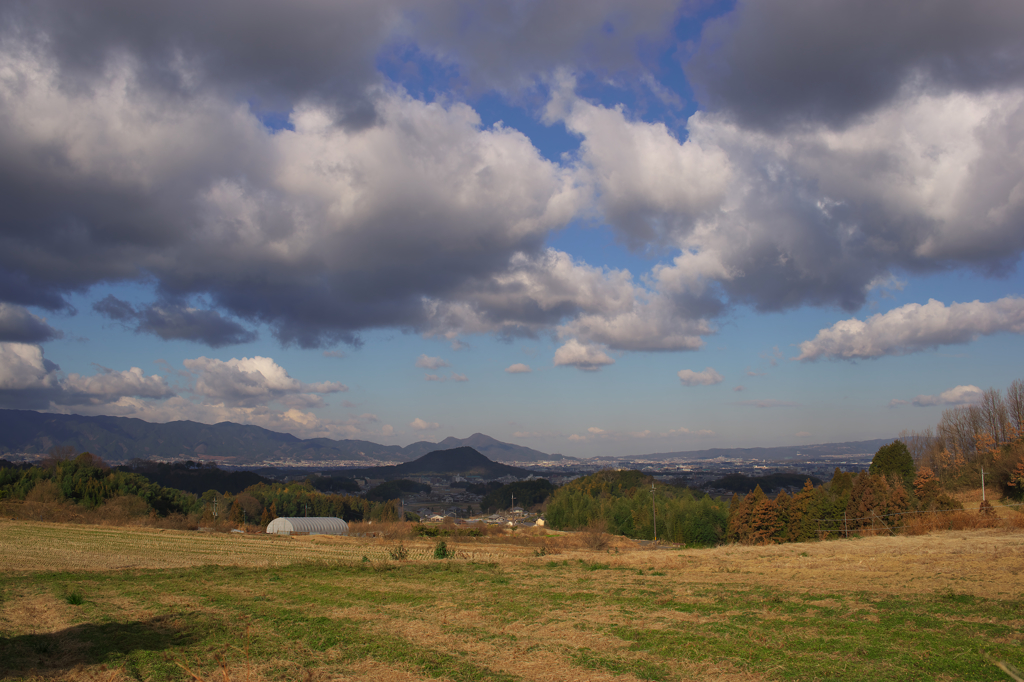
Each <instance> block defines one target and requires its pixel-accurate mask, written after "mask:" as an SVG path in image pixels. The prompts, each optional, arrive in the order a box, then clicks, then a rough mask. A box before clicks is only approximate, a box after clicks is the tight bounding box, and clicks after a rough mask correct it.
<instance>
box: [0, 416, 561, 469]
mask: <svg viewBox="0 0 1024 682" xmlns="http://www.w3.org/2000/svg"><path fill="white" fill-rule="evenodd" d="M55 445H69V446H71V447H73V448H74V449H75V450H76V451H78V452H83V451H86V450H87V451H89V452H91V453H93V454H95V455H99V456H100V457H102V458H103V459H105V460H108V461H111V462H119V461H127V460H131V459H135V458H138V459H163V460H173V459H181V458H186V459H194V460H204V461H213V462H218V463H221V464H229V465H233V466H248V465H254V464H263V463H265V462H268V461H288V460H292V461H303V460H304V461H310V462H336V461H348V462H366V463H368V464H369V463H373V462H380V461H399V462H402V461H408V460H411V459H415V458H417V457H421V456H422V455H424V454H426V453H428V452H431V451H435V450H446V449H452V448H457V447H463V446H468V447H474V448H475V449H476V450H477V451H479V452H480V453H482V454H484V455H485V456H488V457H490V458H491V459H492V460H495V461H506V462H536V461H551V460H562V459H565V458H564V457H563V456H562V455H548V454H545V453H543V452H540V451H538V450H533V449H531V448H526V447H522V446H520V445H514V444H512V443H503V442H501V441H499V440H496V439H494V438H491V437H490V436H486V435H484V434H482V433H474V434H473V435H472V436H470V437H469V438H461V439H460V438H446V439H445V440H443V441H441V443H430V442H427V441H419V442H416V443H412V444H411V445H408V446H406V447H404V448H403V447H401V446H398V445H379V444H377V443H372V442H370V441H365V440H333V439H330V438H310V439H305V440H304V439H302V438H298V437H296V436H293V435H291V434H288V433H278V432H276V431H270V430H268V429H264V428H262V427H260V426H251V425H245V424H235V423H233V422H221V423H219V424H201V423H199V422H193V421H176V422H168V423H165V424H155V423H151V422H147V421H143V420H141V419H134V418H129V417H107V416H99V417H86V416H81V415H74V414H50V413H46V412H34V411H31V410H0V455H5V454H12V453H27V454H44V453H46V452H48V451H49V450H50V448H52V447H53V446H55Z"/></svg>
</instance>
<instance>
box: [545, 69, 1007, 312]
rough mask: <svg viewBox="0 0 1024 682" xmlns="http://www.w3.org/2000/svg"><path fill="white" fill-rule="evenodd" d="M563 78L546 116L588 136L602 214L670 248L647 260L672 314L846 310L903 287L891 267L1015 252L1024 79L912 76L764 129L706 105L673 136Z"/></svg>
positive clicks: (587, 174) (630, 235)
mask: <svg viewBox="0 0 1024 682" xmlns="http://www.w3.org/2000/svg"><path fill="white" fill-rule="evenodd" d="M573 88H574V84H573V82H572V79H571V78H565V77H563V78H561V79H560V80H558V81H557V82H556V87H555V89H554V92H553V96H552V99H551V102H550V104H549V106H548V108H547V111H546V115H547V120H548V121H555V120H562V121H564V122H565V124H566V126H567V127H568V128H569V129H570V130H571V131H573V132H576V133H577V134H579V135H581V136H582V137H583V141H582V143H581V147H580V155H579V173H580V177H581V178H583V182H585V184H587V185H590V186H593V187H594V188H595V199H594V201H595V202H596V205H597V207H598V208H599V209H600V211H601V214H602V216H603V217H604V219H605V220H607V221H608V222H609V223H611V224H612V225H613V226H614V227H615V228H616V229H617V230H619V231H620V232H621V234H622V235H623V236H624V237H625V238H626V239H627V240H629V241H630V242H632V243H635V244H638V245H648V244H657V245H659V246H665V247H668V248H677V249H679V255H678V256H677V257H676V258H675V259H674V261H673V262H672V263H671V264H670V265H660V266H656V267H655V269H654V270H653V271H652V273H651V282H652V284H653V285H654V286H656V290H657V292H658V293H659V294H661V295H670V296H672V297H673V303H674V304H675V305H676V306H677V309H678V311H677V313H676V315H675V317H676V318H678V319H681V320H694V321H695V320H699V319H701V318H702V317H706V316H707V315H708V314H711V315H714V314H718V313H719V312H721V310H722V309H723V308H724V307H727V306H728V305H734V304H737V303H748V304H751V305H752V306H753V307H754V308H755V309H757V310H780V309H785V308H791V307H797V306H800V305H808V304H810V305H839V306H842V307H843V308H845V309H848V310H852V309H855V308H857V307H859V306H860V305H862V304H863V303H864V302H865V300H866V296H867V294H868V292H870V291H872V290H873V289H877V288H878V287H879V286H880V285H882V284H883V283H886V285H887V286H889V287H898V286H899V282H898V280H895V279H894V278H893V271H894V270H910V271H928V270H935V269H940V268H947V267H949V265H951V264H954V265H960V266H965V267H972V266H977V265H979V264H984V265H987V266H990V267H991V268H993V269H995V270H999V269H1000V268H1003V269H1005V268H1006V267H1010V266H1012V264H1013V263H1014V262H1015V261H1016V260H1017V259H1018V258H1019V255H1020V253H1021V251H1022V250H1024V232H1022V231H1021V230H1019V229H1018V226H1019V225H1020V223H1021V220H1024V160H1022V158H1021V157H1020V155H1019V154H1017V153H1016V151H1015V150H1017V149H1018V148H1019V146H1020V145H1021V144H1022V143H1024V88H1021V87H1019V85H1017V86H1012V87H1009V86H1007V87H1004V88H1003V89H997V90H989V91H978V92H966V91H963V90H953V91H945V92H938V91H930V90H929V89H928V88H927V87H923V88H922V87H921V84H920V83H916V82H913V81H912V80H911V81H908V83H907V84H905V86H904V87H903V88H901V89H898V90H897V91H896V92H895V93H894V95H893V97H892V99H891V100H889V101H884V102H879V103H878V106H877V107H876V108H874V109H872V110H870V111H868V112H866V113H864V114H863V115H861V116H859V117H855V118H852V119H850V120H848V121H844V122H843V124H842V125H840V126H838V127H837V126H836V125H831V124H829V123H825V122H815V121H813V120H809V121H805V122H803V124H802V125H799V126H793V127H781V128H777V129H775V128H773V129H770V130H765V129H757V128H748V127H744V126H743V125H742V124H740V123H738V122H737V120H736V117H735V116H730V115H728V114H725V113H717V112H707V111H701V112H698V113H696V114H694V115H693V116H692V117H691V118H690V119H689V121H688V124H687V133H688V134H687V135H686V136H685V139H683V140H682V141H680V139H676V138H675V137H674V136H673V135H672V134H671V133H670V132H669V131H668V130H667V128H665V127H664V126H662V125H660V124H657V123H655V124H652V123H648V122H645V121H641V120H635V119H631V118H629V117H627V116H626V115H625V113H624V110H623V109H622V108H621V107H619V108H605V107H602V106H599V105H596V104H592V103H589V102H585V101H583V100H581V99H579V98H578V97H577V96H576V95H575V93H574V92H573ZM646 169H650V170H651V173H653V174H655V175H657V177H650V176H648V175H647V174H646ZM670 169H671V171H670ZM716 304H717V309H716Z"/></svg>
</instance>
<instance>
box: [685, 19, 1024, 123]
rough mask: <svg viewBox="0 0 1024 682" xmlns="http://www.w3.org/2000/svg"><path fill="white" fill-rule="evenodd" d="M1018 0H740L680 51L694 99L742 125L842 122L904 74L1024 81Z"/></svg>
mask: <svg viewBox="0 0 1024 682" xmlns="http://www.w3.org/2000/svg"><path fill="white" fill-rule="evenodd" d="M1022 35H1024V4H1022V3H1020V2H1018V1H1017V0H976V1H972V2H962V1H961V0H905V1H901V2H889V1H888V0H864V1H861V2H849V1H847V0H824V1H822V2H803V1H802V0H740V2H738V3H737V7H736V8H735V10H734V11H733V12H731V13H729V14H728V15H725V16H723V17H720V18H718V19H715V20H712V21H709V22H708V23H707V24H706V25H705V27H704V29H703V32H702V34H701V39H700V43H699V45H698V47H697V49H696V51H695V53H694V54H693V55H692V57H691V58H690V59H689V60H688V61H687V62H686V65H685V69H686V74H687V76H688V77H689V79H690V82H691V84H692V85H693V87H694V89H695V91H696V92H697V94H698V98H699V99H700V101H701V103H702V104H703V105H704V106H706V107H708V108H710V109H713V110H725V111H728V112H730V113H731V114H732V115H734V116H735V117H736V119H737V120H739V121H740V122H741V123H743V124H744V125H750V126H755V127H765V128H771V129H777V128H778V127H779V126H783V125H787V124H791V123H801V122H805V121H814V122H824V123H826V124H828V125H831V126H841V125H844V124H846V123H848V122H849V121H851V120H852V119H853V118H854V117H856V116H858V115H860V114H863V113H865V112H868V111H870V110H872V109H874V108H876V107H878V106H880V105H881V104H883V103H884V102H886V101H888V100H890V99H892V98H893V97H894V96H895V95H896V94H897V93H898V91H899V90H900V89H901V88H903V87H904V86H906V85H908V84H910V87H914V88H918V89H921V90H927V91H932V92H936V93H942V92H948V91H950V90H964V91H968V92H982V91H985V90H987V89H990V88H1002V87H1005V86H1007V85H1020V84H1021V83H1022V82H1024V41H1022V40H1021V36H1022Z"/></svg>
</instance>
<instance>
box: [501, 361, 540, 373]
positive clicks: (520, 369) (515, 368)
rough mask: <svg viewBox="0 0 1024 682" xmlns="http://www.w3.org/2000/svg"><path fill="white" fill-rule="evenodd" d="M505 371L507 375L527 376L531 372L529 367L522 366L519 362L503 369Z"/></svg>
mask: <svg viewBox="0 0 1024 682" xmlns="http://www.w3.org/2000/svg"><path fill="white" fill-rule="evenodd" d="M505 371H506V372H508V373H509V374H529V373H530V372H532V371H533V370H532V369H530V366H529V365H524V364H523V363H521V362H517V363H516V364H514V365H509V366H508V367H506V368H505Z"/></svg>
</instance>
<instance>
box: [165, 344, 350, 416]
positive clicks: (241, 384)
mask: <svg viewBox="0 0 1024 682" xmlns="http://www.w3.org/2000/svg"><path fill="white" fill-rule="evenodd" d="M184 365H185V367H186V368H188V369H189V370H191V371H192V372H193V373H195V374H197V375H198V377H197V380H196V385H195V392H196V393H198V394H200V395H203V396H206V397H207V398H212V399H214V400H222V401H224V402H225V403H226V404H229V405H239V406H243V405H244V406H252V405H256V404H266V403H268V402H270V401H272V400H281V399H285V398H288V397H294V396H296V395H300V394H326V393H338V392H341V391H347V390H348V387H347V386H345V385H344V384H342V383H340V382H337V381H324V382H318V383H312V384H308V383H304V382H302V381H299V380H297V379H293V378H292V377H291V376H289V375H288V372H287V371H285V369H284V368H283V367H281V366H280V365H278V364H277V363H276V362H274V360H273V358H266V357H261V356H259V355H257V356H255V357H252V358H241V359H238V358H232V359H230V360H227V361H225V360H217V359H214V358H207V357H198V358H195V359H189V360H185V361H184Z"/></svg>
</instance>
